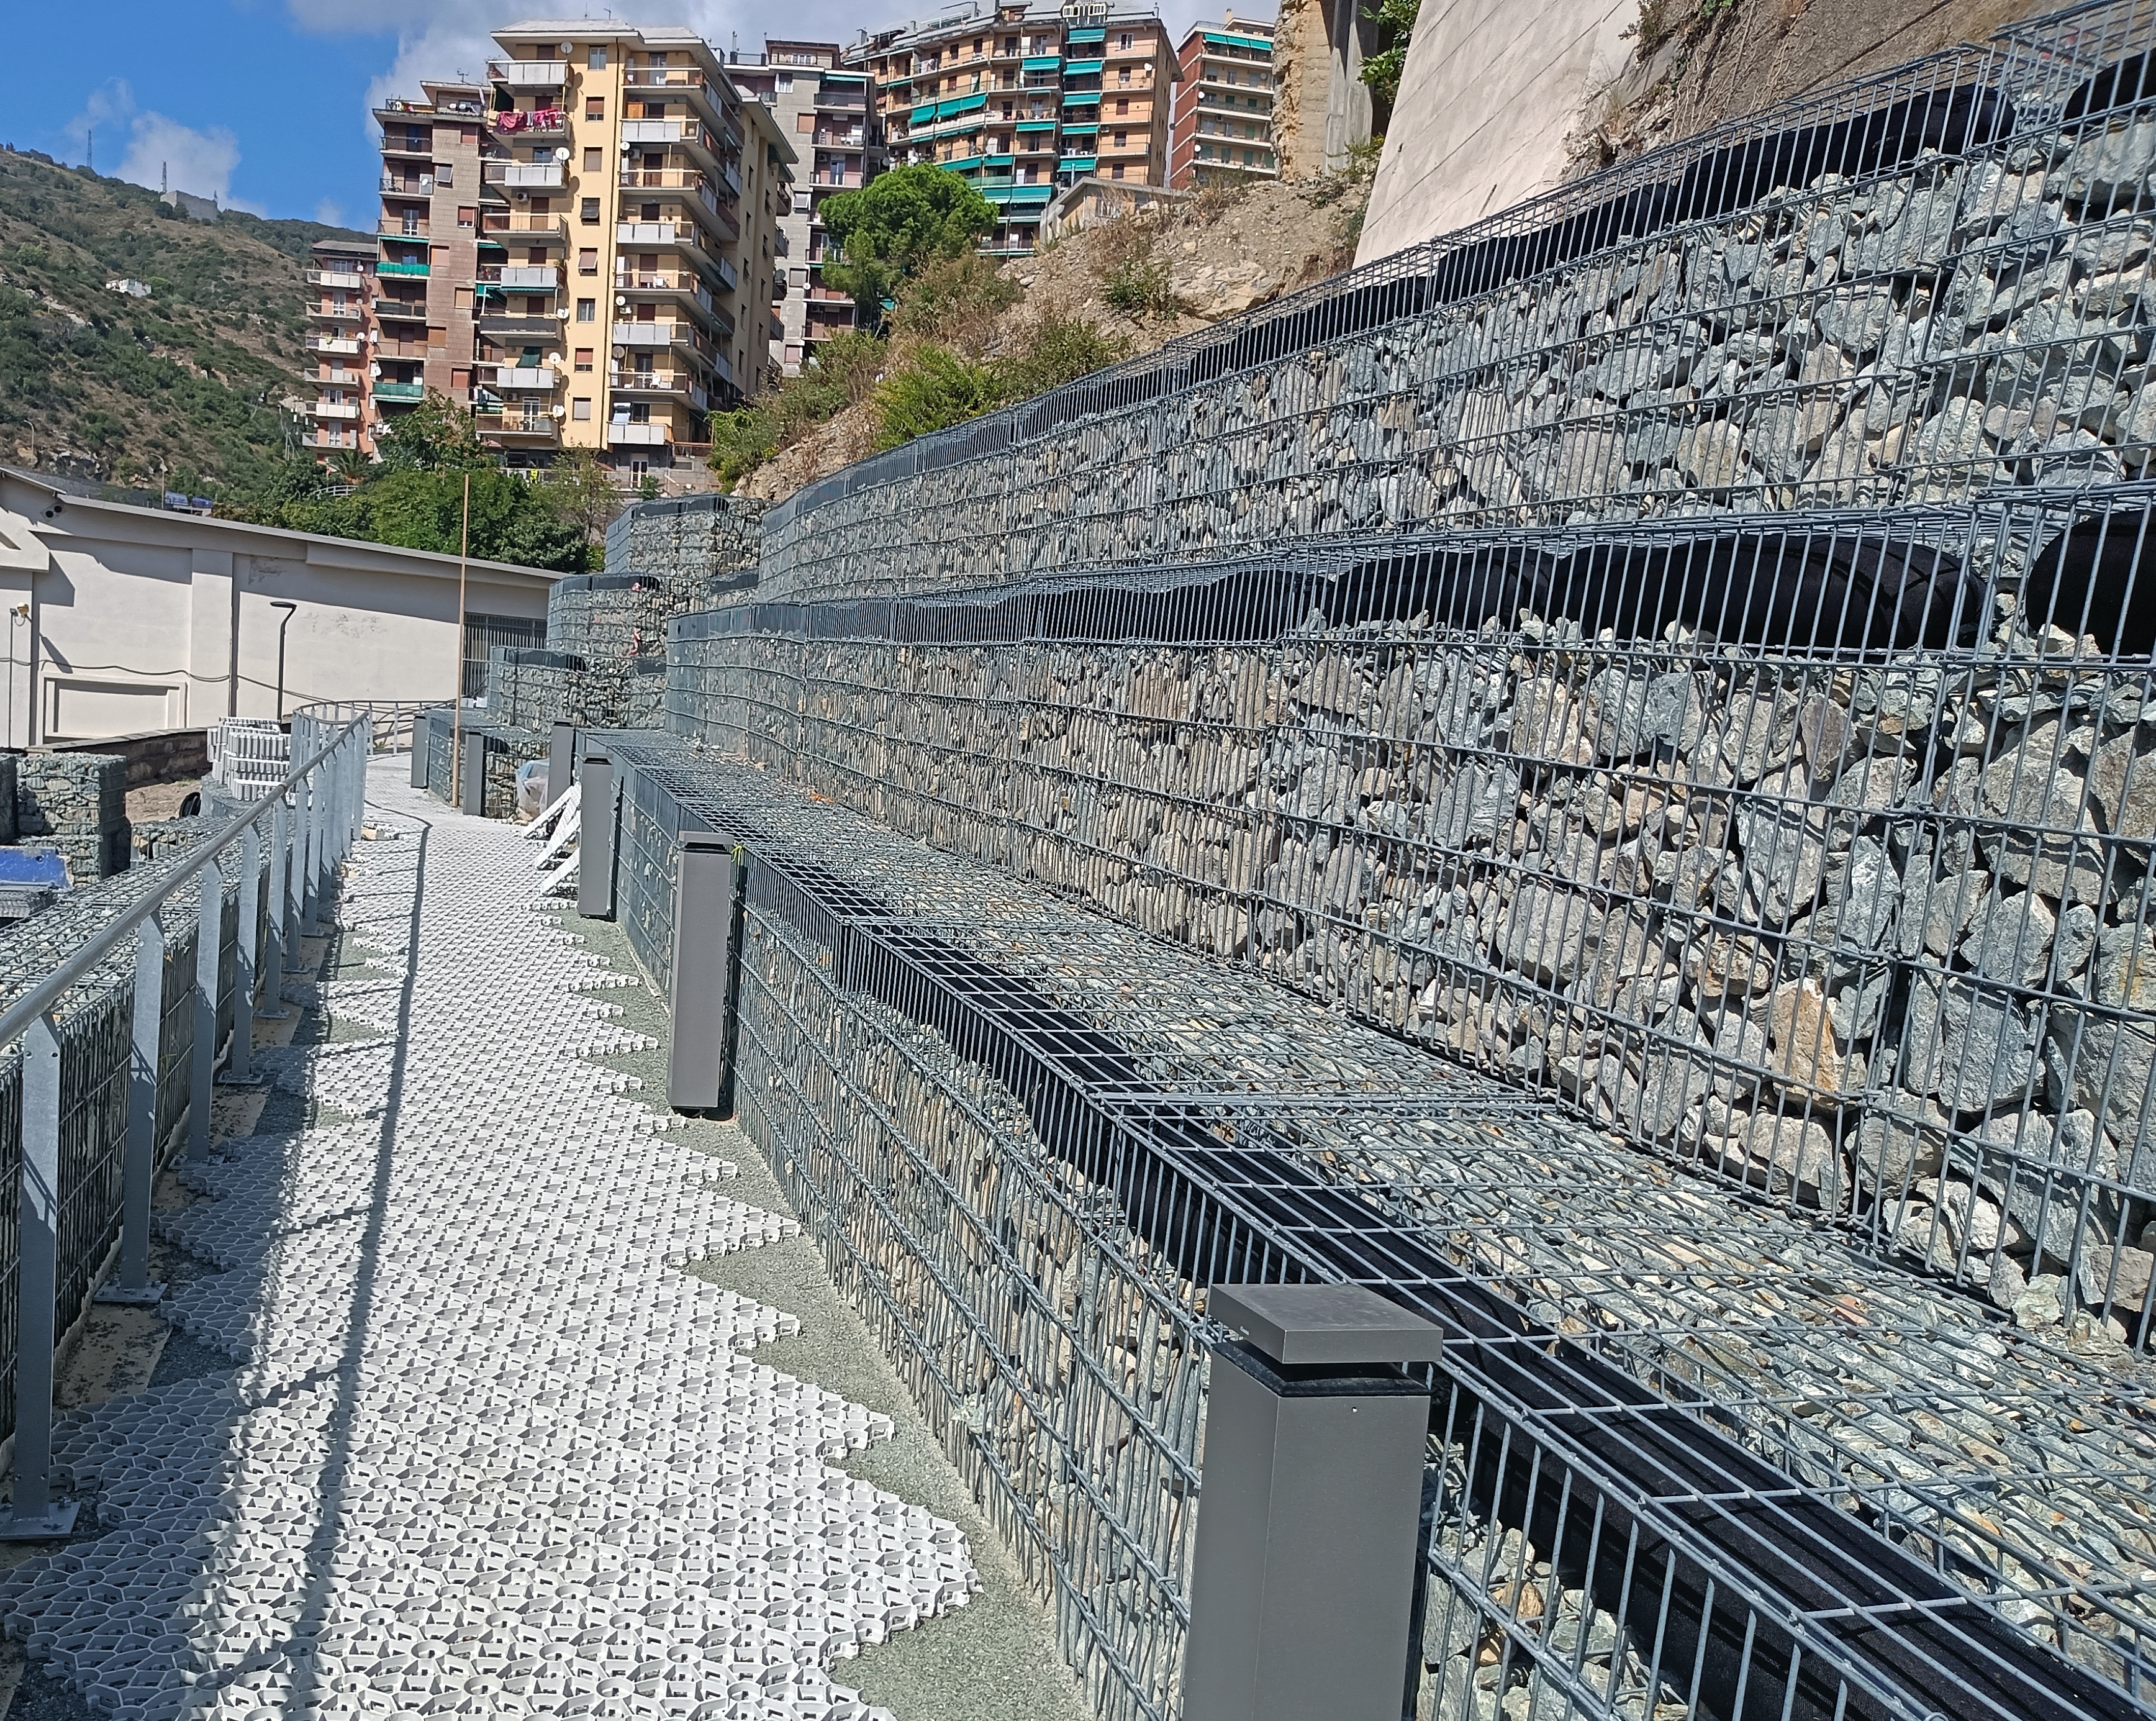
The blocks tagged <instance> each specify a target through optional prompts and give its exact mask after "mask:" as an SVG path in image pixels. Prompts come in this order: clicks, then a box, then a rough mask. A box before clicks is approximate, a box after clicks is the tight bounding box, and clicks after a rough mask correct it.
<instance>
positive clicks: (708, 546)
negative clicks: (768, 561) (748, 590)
mask: <svg viewBox="0 0 2156 1721" xmlns="http://www.w3.org/2000/svg"><path fill="white" fill-rule="evenodd" d="M763 514H764V505H763V504H762V503H761V502H757V501H751V500H750V499H748V498H747V497H746V496H684V497H682V498H680V499H679V500H678V501H652V502H638V503H635V504H634V505H633V506H629V507H627V508H624V510H623V511H621V512H620V513H619V514H618V515H616V516H614V519H613V523H612V524H611V525H609V526H608V528H607V536H606V565H607V569H608V573H617V574H619V573H635V574H638V575H640V576H642V577H644V578H655V579H656V580H658V581H659V582H660V583H661V584H664V585H676V586H684V585H685V586H695V585H697V584H700V583H702V582H703V581H705V580H706V579H709V578H713V577H718V578H726V577H729V576H731V575H734V574H737V573H740V572H742V570H744V569H747V568H754V567H755V566H756V563H757V557H758V556H759V555H761V554H762V545H763ZM547 637H548V638H549V639H552V637H553V635H552V634H551V633H550V634H548V635H547Z"/></svg>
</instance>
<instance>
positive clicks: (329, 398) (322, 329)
mask: <svg viewBox="0 0 2156 1721" xmlns="http://www.w3.org/2000/svg"><path fill="white" fill-rule="evenodd" d="M379 256H380V247H379V246H378V245H377V243H376V242H375V241H374V240H372V239H319V240H317V241H316V244H315V246H314V253H313V257H312V259H311V263H310V265H309V267H308V269H307V271H306V285H307V337H306V338H307V362H308V365H309V367H310V370H309V372H308V375H309V378H310V380H311V381H312V382H313V383H314V386H315V398H314V403H313V404H312V405H311V407H310V408H308V414H309V416H308V429H307V445H308V447H310V448H311V449H312V450H315V452H316V454H317V455H320V456H321V457H322V458H323V459H327V458H328V457H330V456H331V455H335V454H337V453H339V452H341V451H343V450H357V451H358V452H359V453H361V454H363V455H372V453H373V452H374V426H375V420H376V415H375V411H374V405H373V402H372V400H371V399H370V398H369V393H370V389H369V384H370V383H371V380H372V379H371V377H370V375H369V371H368V361H369V356H370V353H371V351H372V348H371V346H370V342H369V337H370V336H371V335H372V332H373V320H372V316H371V307H370V306H369V303H368V301H370V300H371V299H372V297H373V294H374V281H375V275H374V267H375V264H376V263H377V260H378V259H379Z"/></svg>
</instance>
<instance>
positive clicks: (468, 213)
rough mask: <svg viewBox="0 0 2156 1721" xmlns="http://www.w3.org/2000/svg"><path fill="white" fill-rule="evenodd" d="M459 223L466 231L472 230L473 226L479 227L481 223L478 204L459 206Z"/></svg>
mask: <svg viewBox="0 0 2156 1721" xmlns="http://www.w3.org/2000/svg"><path fill="white" fill-rule="evenodd" d="M457 225H458V226H459V227H460V228H463V229H465V231H466V232H470V230H471V229H473V228H475V227H477V226H478V225H479V208H478V206H477V205H476V204H474V205H471V206H469V207H466V208H459V210H458V211H457Z"/></svg>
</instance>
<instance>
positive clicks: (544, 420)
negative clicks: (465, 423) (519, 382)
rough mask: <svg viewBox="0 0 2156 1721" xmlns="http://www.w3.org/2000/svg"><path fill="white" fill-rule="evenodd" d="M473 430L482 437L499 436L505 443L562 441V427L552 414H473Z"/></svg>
mask: <svg viewBox="0 0 2156 1721" xmlns="http://www.w3.org/2000/svg"><path fill="white" fill-rule="evenodd" d="M472 429H474V430H475V431H477V432H478V433H479V434H480V435H481V436H498V437H500V438H501V439H503V440H505V441H514V442H519V443H555V442H559V441H560V440H561V439H562V427H561V426H560V425H559V424H557V423H556V422H555V419H554V415H553V414H552V413H551V412H544V413H489V412H477V413H474V414H472Z"/></svg>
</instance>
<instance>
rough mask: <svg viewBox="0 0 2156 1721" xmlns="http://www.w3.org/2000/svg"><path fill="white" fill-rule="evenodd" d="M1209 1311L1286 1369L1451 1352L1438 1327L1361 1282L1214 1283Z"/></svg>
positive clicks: (1423, 1359)
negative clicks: (1315, 1283)
mask: <svg viewBox="0 0 2156 1721" xmlns="http://www.w3.org/2000/svg"><path fill="white" fill-rule="evenodd" d="M1205 1312H1206V1313H1207V1315H1208V1316H1209V1318H1211V1319H1213V1320H1216V1321H1218V1322H1219V1323H1221V1324H1222V1325H1223V1326H1224V1327H1226V1328H1229V1330H1230V1331H1240V1333H1242V1334H1243V1336H1244V1337H1245V1338H1247V1339H1248V1340H1249V1341H1250V1343H1251V1345H1252V1346H1254V1347H1255V1349H1258V1350H1260V1351H1262V1352H1263V1353H1264V1354H1265V1355H1266V1356H1267V1357H1269V1358H1270V1359H1272V1360H1273V1361H1274V1362H1276V1363H1277V1364H1281V1366H1282V1367H1283V1368H1309V1367H1319V1368H1322V1367H1325V1366H1327V1365H1329V1364H1342V1363H1435V1362H1438V1361H1440V1360H1441V1359H1443V1356H1444V1338H1445V1334H1444V1333H1443V1332H1442V1330H1441V1329H1440V1328H1438V1327H1437V1326H1436V1325H1435V1324H1434V1323H1431V1322H1429V1321H1426V1320H1424V1318H1422V1317H1421V1316H1420V1315H1418V1314H1411V1313H1409V1312H1408V1311H1407V1310H1406V1309H1404V1308H1402V1307H1400V1306H1399V1304H1398V1303H1396V1302H1388V1301H1386V1299H1385V1298H1383V1297H1380V1296H1378V1293H1377V1292H1374V1291H1367V1290H1365V1289H1364V1288H1363V1287H1362V1286H1360V1285H1215V1286H1214V1287H1213V1288H1212V1290H1211V1291H1210V1292H1209V1293H1208V1294H1207V1297H1206V1302H1205Z"/></svg>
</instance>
